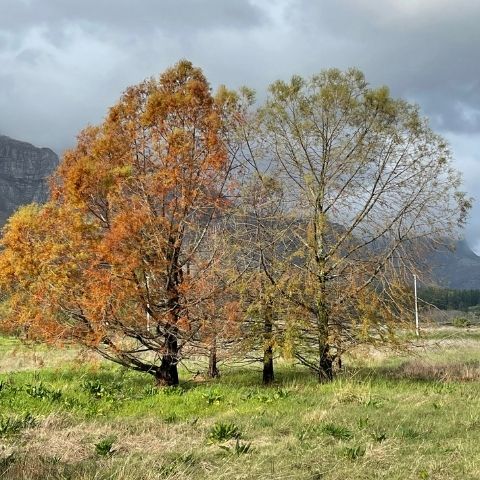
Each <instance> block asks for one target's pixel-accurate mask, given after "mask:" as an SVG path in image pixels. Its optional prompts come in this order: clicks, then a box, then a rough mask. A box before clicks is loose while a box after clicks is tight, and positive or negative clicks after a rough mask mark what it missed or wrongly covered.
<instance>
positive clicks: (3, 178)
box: [0, 135, 58, 226]
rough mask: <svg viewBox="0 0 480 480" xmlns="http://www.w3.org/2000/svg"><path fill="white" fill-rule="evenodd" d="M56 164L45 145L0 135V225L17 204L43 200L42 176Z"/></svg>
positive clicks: (43, 181) (48, 172)
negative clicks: (36, 144) (41, 145)
mask: <svg viewBox="0 0 480 480" xmlns="http://www.w3.org/2000/svg"><path fill="white" fill-rule="evenodd" d="M57 165H58V156H57V154H56V153H55V152H53V151H52V150H50V149H49V148H37V147H35V146H33V145H31V144H30V143H26V142H21V141H18V140H14V139H13V138H10V137H6V136H4V135H0V226H1V225H3V224H4V223H5V221H6V219H7V218H8V217H9V216H10V215H11V214H12V213H13V212H14V211H15V210H16V209H17V207H19V206H20V205H24V204H27V203H31V202H43V201H45V200H46V198H47V195H48V186H47V181H46V179H47V178H48V177H49V176H50V174H51V173H52V172H53V170H54V169H55V167H56V166H57Z"/></svg>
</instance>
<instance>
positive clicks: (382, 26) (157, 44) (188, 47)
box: [0, 0, 480, 248]
mask: <svg viewBox="0 0 480 480" xmlns="http://www.w3.org/2000/svg"><path fill="white" fill-rule="evenodd" d="M479 23H480V2H472V1H471V0H457V1H456V2H452V1H451V0H409V1H403V0H402V1H400V0H382V2H379V1H378V0H335V1H331V0H316V1H312V0H269V1H265V0H137V1H133V0H84V1H78V0H0V66H1V69H0V132H2V133H4V134H7V135H10V136H13V137H17V138H19V139H22V140H26V141H30V142H33V143H35V144H37V145H40V146H50V147H52V148H53V149H54V150H56V151H57V152H59V153H61V151H62V150H63V149H64V148H65V147H68V146H70V145H71V144H72V143H73V142H74V137H75V134H76V133H77V132H78V131H79V130H80V129H81V128H82V127H83V126H85V125H86V124H88V123H97V122H99V121H100V120H101V119H102V117H103V116H104V115H105V112H106V111H107V108H108V106H109V105H112V104H113V103H114V102H115V101H116V99H117V98H118V97H119V95H120V93H121V92H122V91H123V90H124V89H125V88H126V86H128V85H131V84H134V83H137V82H139V81H141V80H142V79H143V78H145V77H148V76H151V75H157V74H158V73H159V72H161V71H163V70H164V69H165V68H166V67H168V66H169V65H171V64H173V63H174V62H176V61H177V60H178V59H179V58H189V59H190V60H192V61H193V62H194V63H195V64H197V65H199V66H200V67H202V68H203V69H204V71H205V73H206V75H207V77H208V78H209V80H210V81H211V83H212V85H213V86H214V87H215V86H216V85H218V84H220V83H226V84H227V85H230V86H232V87H238V86H240V85H245V84H246V85H249V86H252V87H254V88H257V89H258V91H259V96H260V97H262V96H263V95H264V94H265V93H264V92H265V91H266V86H267V85H268V83H270V82H271V81H273V80H275V79H277V78H288V77H290V76H291V75H292V74H293V73H299V74H302V75H310V74H313V73H315V72H318V71H319V70H321V69H323V68H328V67H332V66H336V67H340V68H346V67H349V66H358V67H359V68H361V69H362V70H363V71H364V72H365V74H366V76H367V79H368V80H369V81H370V82H371V83H372V84H374V85H380V84H386V85H389V86H390V88H391V90H392V92H393V94H394V95H397V96H402V97H405V98H407V99H409V100H411V101H414V102H417V103H418V104H419V105H420V106H421V109H422V112H423V113H425V114H427V115H428V116H429V117H430V118H431V121H432V124H433V126H434V128H436V129H437V130H439V131H440V132H442V133H444V134H445V135H447V137H448V138H449V139H451V140H452V139H453V140H452V145H453V151H454V155H455V158H456V165H457V166H458V167H459V168H460V169H462V170H463V171H464V173H465V177H466V180H467V182H466V187H467V188H468V191H469V192H470V193H471V194H473V195H474V196H478V197H479V198H480V188H479V187H478V186H477V185H476V183H477V182H476V180H475V179H476V178H478V175H480V156H478V154H477V153H476V152H477V151H480V62H478V61H477V57H478V49H479V47H480V29H479V28H478V24H479ZM472 179H474V180H472ZM477 191H478V195H477ZM477 213H478V215H477ZM477 216H478V217H479V218H480V209H477V207H476V210H474V212H473V215H472V222H471V226H470V227H469V230H468V235H469V237H470V238H472V239H473V242H474V243H475V242H476V239H480V221H479V222H477V221H476V218H477ZM478 243H479V248H480V241H479V242H478Z"/></svg>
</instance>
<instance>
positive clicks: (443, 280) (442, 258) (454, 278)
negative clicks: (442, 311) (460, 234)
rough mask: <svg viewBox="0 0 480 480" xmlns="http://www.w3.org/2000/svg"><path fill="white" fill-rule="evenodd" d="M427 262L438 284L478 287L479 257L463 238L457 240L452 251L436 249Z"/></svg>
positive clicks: (479, 285)
mask: <svg viewBox="0 0 480 480" xmlns="http://www.w3.org/2000/svg"><path fill="white" fill-rule="evenodd" d="M428 263H429V264H430V266H431V268H432V272H433V280H434V281H435V282H436V283H437V284H438V285H439V286H442V287H448V288H454V289H458V290H470V289H480V257H479V256H478V255H476V254H475V253H474V252H473V251H472V250H471V248H470V247H469V246H468V244H467V242H466V241H465V240H462V241H460V242H457V244H456V248H455V250H454V251H449V250H447V249H443V250H438V251H436V252H435V253H433V254H432V255H431V258H429V262H428Z"/></svg>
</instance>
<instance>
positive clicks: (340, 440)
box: [0, 339, 480, 480]
mask: <svg viewBox="0 0 480 480" xmlns="http://www.w3.org/2000/svg"><path fill="white" fill-rule="evenodd" d="M20 348H21V347H20ZM478 352H479V349H478V345H477V346H476V347H475V348H474V346H473V345H472V341H471V339H470V340H469V342H467V344H466V345H464V346H463V347H462V344H456V343H455V344H447V345H444V346H443V347H435V348H428V349H420V350H419V351H418V355H417V356H416V357H407V356H404V357H398V356H395V357H393V356H386V355H381V356H377V357H376V358H375V359H373V360H372V359H370V360H363V361H362V359H361V358H356V359H346V365H347V366H346V368H345V370H344V372H343V373H341V374H340V375H339V376H338V377H337V379H336V380H335V381H334V382H332V383H330V384H324V385H319V384H317V382H316V381H315V378H314V377H313V376H311V375H310V373H309V372H307V371H306V370H305V369H303V368H300V367H298V366H294V365H291V364H288V363H283V364H281V365H280V366H279V368H278V371H277V377H276V382H275V384H274V385H273V386H272V387H268V388H265V387H262V386H261V385H259V382H260V378H261V375H260V371H259V369H258V368H249V369H247V370H241V369H233V368H230V369H226V368H224V369H223V371H222V377H221V378H220V379H218V380H214V381H201V382H198V381H194V380H191V379H190V380H189V374H188V372H187V371H182V378H183V379H185V380H184V381H183V382H182V383H181V385H180V387H178V388H170V389H163V390H158V389H156V388H155V387H153V379H151V378H150V377H148V376H145V375H141V374H137V373H135V372H131V371H127V370H124V369H121V368H118V367H115V366H112V365H110V364H107V363H101V362H93V363H88V362H87V363H83V364H81V363H80V364H79V363H78V362H69V363H68V362H67V363H66V364H65V365H64V366H61V367H60V366H56V367H48V368H47V367H42V368H40V367H39V368H36V369H35V370H26V371H19V372H8V373H4V374H2V375H0V382H1V385H2V387H1V390H0V418H1V419H2V421H1V422H0V432H1V427H2V424H4V425H7V423H8V422H9V421H10V423H11V424H12V425H17V424H15V423H14V421H15V419H17V420H18V419H20V420H21V419H24V418H25V416H26V415H29V416H30V417H29V418H32V419H34V420H33V421H32V422H31V423H28V422H26V423H25V424H22V423H21V422H20V423H18V428H17V427H15V428H17V430H16V431H11V432H6V433H4V434H0V452H1V453H0V477H1V478H6V479H17V478H20V479H27V478H28V479H29V480H35V479H43V478H62V479H63V478H65V479H66V478H72V479H73V478H75V479H77V478H79V479H92V480H93V479H99V478H101V479H107V478H108V479H124V480H127V479H128V480H130V479H132V480H134V479H142V480H143V479H146V480H149V479H162V478H168V479H187V478H188V479H190V478H191V479H231V478H238V479H241V478H244V479H256V478H259V479H260V478H262V479H263V478H275V479H283V478H284V479H287V478H290V479H291V478H295V479H297V478H298V479H329V480H337V479H338V480H340V479H352V480H357V479H389V480H390V479H391V480H400V479H402V480H403V479H440V480H447V479H448V480H451V479H471V480H473V479H478V478H480V466H479V464H478V440H479V438H480V397H479V395H478V391H479V388H480V382H479V381H478V380H475V379H473V380H468V381H464V380H463V379H462V377H461V375H462V370H461V369H460V370H459V369H458V368H457V366H458V365H463V364H464V363H466V364H468V362H475V360H477V362H478V359H479V357H480V354H479V353H478ZM52 354H53V355H55V354H56V353H55V352H52ZM2 358H3V357H2ZM2 361H3V360H2ZM435 366H437V367H438V368H442V369H445V368H446V369H447V373H448V374H449V376H448V378H447V377H444V378H443V377H440V378H437V377H435ZM427 367H428V369H427ZM472 368H473V367H472ZM429 369H430V370H429ZM443 371H444V370H442V372H443ZM415 372H417V373H418V378H417V376H416V373H415ZM425 372H428V374H429V375H432V377H431V378H425V377H424V375H423V374H424V373H425ZM8 419H10V420H8ZM12 422H13V423H12ZM215 425H217V427H215ZM218 425H220V427H218ZM222 425H223V427H222ZM227 427H228V428H227ZM6 428H7V429H8V425H7V427H6ZM214 428H216V429H219V430H222V429H226V430H228V429H233V430H235V432H238V434H239V438H233V437H232V438H230V439H226V440H225V441H218V442H212V441H211V440H210V437H211V432H212V429H214ZM14 430H15V429H14ZM237 441H238V445H237ZM96 445H101V446H102V448H103V445H107V446H108V451H107V449H106V447H105V449H104V450H105V451H106V452H107V453H106V454H105V455H103V454H102V455H100V454H99V453H98V448H99V447H96ZM247 446H248V448H247ZM2 474H3V477H2Z"/></svg>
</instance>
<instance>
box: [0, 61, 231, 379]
mask: <svg viewBox="0 0 480 480" xmlns="http://www.w3.org/2000/svg"><path fill="white" fill-rule="evenodd" d="M221 108H222V107H221V105H218V104H217V103H216V102H215V100H214V99H213V97H212V95H211V92H210V88H209V85H208V83H207V81H206V79H205V77H204V76H203V74H202V72H201V70H199V69H197V68H194V67H193V66H192V64H191V63H189V62H187V61H181V62H179V63H178V64H177V65H175V66H174V67H173V68H170V69H168V70H167V71H166V72H165V73H163V74H162V75H161V76H160V78H159V79H158V80H155V79H150V80H146V81H144V82H142V83H141V84H139V85H137V86H133V87H130V88H128V89H127V90H126V92H125V93H124V94H123V96H122V98H121V99H120V101H119V102H118V103H117V104H116V105H115V106H114V107H112V108H111V109H110V111H109V113H108V115H107V118H106V120H105V121H104V122H103V124H101V125H100V126H97V127H87V128H86V129H85V130H84V131H83V132H81V133H80V135H79V137H78V143H77V145H76V147H75V148H74V149H72V150H70V151H67V152H66V153H65V155H64V158H63V161H62V163H61V165H60V166H59V168H58V170H57V172H56V174H55V175H54V178H53V179H52V194H51V198H50V201H49V202H48V203H47V204H46V205H45V206H43V207H39V206H28V207H25V208H23V209H21V210H20V211H18V212H17V213H16V214H15V215H14V216H13V217H12V218H11V219H10V220H9V222H8V223H7V225H6V227H5V230H4V237H3V240H2V248H3V250H2V252H1V254H0V270H1V273H0V283H1V286H2V287H3V288H5V289H7V290H8V292H9V295H10V302H9V303H10V315H9V325H10V326H11V327H12V328H15V329H17V330H18V329H22V330H23V331H24V333H25V334H26V335H27V336H28V337H31V338H41V339H42V340H46V341H56V340H59V339H65V340H68V341H75V342H79V343H81V344H83V345H86V346H88V347H90V348H93V349H95V350H96V351H97V352H99V353H100V354H101V355H103V356H104V357H105V358H107V359H110V360H112V361H114V362H117V363H120V364H121V365H124V366H127V367H130V368H133V369H135V370H139V371H142V372H147V373H150V374H152V375H154V376H155V378H156V381H157V382H158V384H161V385H174V384H177V383H178V371H177V365H178V362H179V361H180V360H181V359H182V352H183V351H184V350H185V349H186V348H187V347H188V346H189V345H191V344H192V342H196V341H200V338H201V335H202V328H204V326H205V321H206V319H205V316H204V314H205V310H204V308H203V307H204V302H206V301H207V300H208V299H209V297H210V295H211V294H212V292H211V291H209V286H208V283H207V282H206V280H205V279H206V278H207V277H208V272H209V269H210V268H211V266H212V264H213V256H212V254H211V252H210V255H209V254H208V248H207V246H206V245H205V239H206V236H207V233H208V231H209V228H210V225H212V223H214V222H215V221H216V218H217V216H218V215H219V212H220V211H221V210H222V209H223V208H225V206H226V205H227V201H226V199H225V195H224V190H225V188H226V186H227V184H228V176H229V171H230V164H229V159H228V155H227V150H226V147H225V144H224V141H223V135H224V133H223V124H222V115H221ZM215 288H216V287H215Z"/></svg>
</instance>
